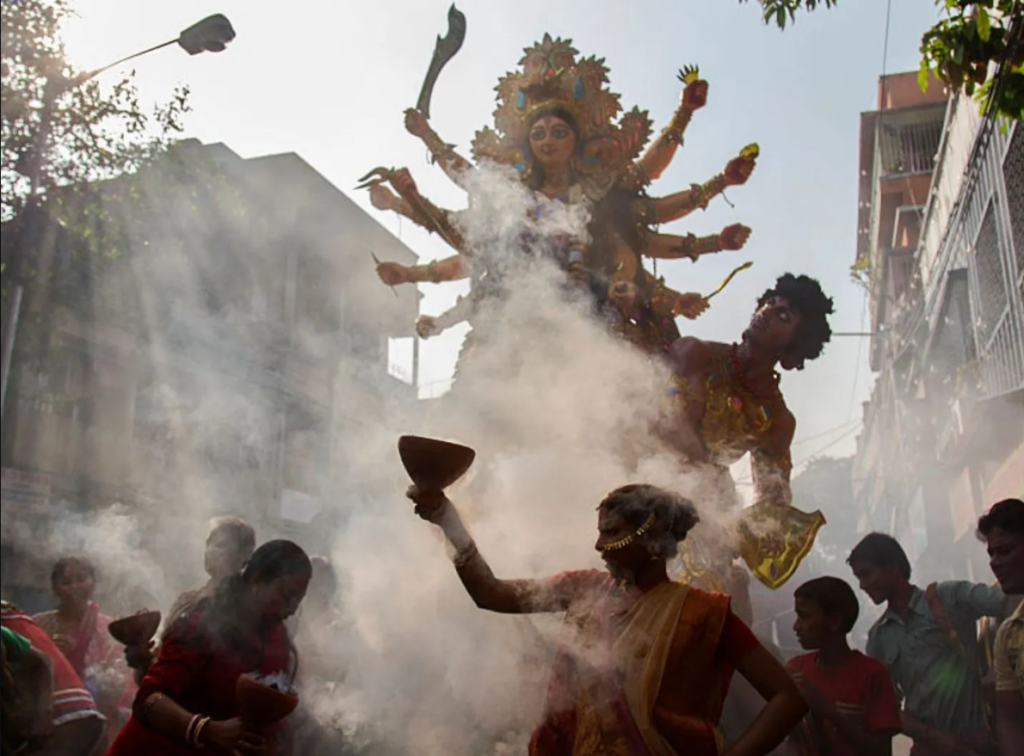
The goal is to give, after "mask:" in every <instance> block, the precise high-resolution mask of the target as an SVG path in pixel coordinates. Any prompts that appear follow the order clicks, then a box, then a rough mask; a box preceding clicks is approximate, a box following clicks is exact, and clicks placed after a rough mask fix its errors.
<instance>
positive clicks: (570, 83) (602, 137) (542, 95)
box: [473, 34, 651, 183]
mask: <svg viewBox="0 0 1024 756" xmlns="http://www.w3.org/2000/svg"><path fill="white" fill-rule="evenodd" d="M525 53H526V54H525V56H524V57H523V59H522V60H520V61H519V65H521V66H522V71H513V72H509V73H507V74H505V75H504V76H503V77H502V78H501V79H499V80H498V86H497V87H495V90H496V91H497V93H498V94H497V98H496V99H497V101H498V107H497V108H496V109H495V111H494V128H493V129H492V128H489V127H486V126H485V127H484V128H483V129H481V130H480V131H478V132H477V133H476V137H475V138H474V139H473V156H474V158H476V159H478V160H479V159H481V158H486V159H490V160H493V161H495V162H498V163H503V164H505V165H511V166H513V167H515V168H516V169H517V170H520V171H527V170H529V167H530V164H531V162H532V158H531V155H530V147H529V129H530V122H531V120H532V119H533V118H534V117H535V116H536V115H537V113H539V112H542V111H547V110H551V109H554V108H561V109H564V110H566V111H568V112H569V113H571V114H572V115H573V117H574V119H575V120H576V126H577V128H578V129H579V137H580V147H579V152H580V158H579V161H578V165H577V166H576V168H577V169H578V170H579V171H580V172H581V173H583V174H585V175H588V176H590V177H592V178H595V179H598V180H599V181H600V180H601V179H602V178H603V179H604V181H601V183H605V181H614V180H615V178H617V177H618V176H619V174H620V173H621V171H623V170H624V169H625V168H626V167H627V166H628V165H629V163H631V162H632V161H633V160H635V159H636V158H637V157H638V156H639V155H640V151H641V150H642V149H643V147H644V145H645V144H646V143H647V140H648V139H650V136H651V119H650V117H649V116H648V114H647V111H642V110H640V109H638V108H635V107H634V108H633V109H632V110H630V111H629V112H627V113H625V114H624V115H623V116H622V117H621V118H619V119H618V121H617V122H616V121H615V118H616V117H617V116H618V115H619V113H620V112H622V106H621V105H620V104H619V95H617V94H615V93H614V92H611V91H609V90H608V87H607V86H606V85H607V83H608V68H607V67H606V66H605V65H604V59H598V58H596V57H590V58H584V59H581V60H579V61H577V59H576V56H577V54H578V51H577V50H576V49H574V48H573V47H572V40H571V39H565V40H563V39H561V38H558V39H552V38H551V35H549V34H545V35H544V39H543V40H542V41H541V42H540V43H537V44H535V45H533V47H528V48H526V50H525Z"/></svg>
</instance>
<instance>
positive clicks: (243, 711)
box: [235, 675, 299, 727]
mask: <svg viewBox="0 0 1024 756" xmlns="http://www.w3.org/2000/svg"><path fill="white" fill-rule="evenodd" d="M235 696H236V698H237V700H238V714H239V716H240V717H241V718H242V719H244V720H245V721H246V722H248V723H250V724H253V725H258V726H260V727H266V726H268V725H272V724H274V723H275V722H279V721H280V720H282V719H284V718H285V717H287V716H288V715H289V714H291V713H292V712H293V711H295V707H296V706H298V705H299V697H298V696H297V695H295V694H294V693H286V692H284V691H282V690H278V689H277V688H271V687H269V686H267V685H262V684H261V683H258V682H256V681H255V680H253V679H252V678H251V677H249V676H248V675H242V676H241V677H239V678H238V682H237V683H236V684H235Z"/></svg>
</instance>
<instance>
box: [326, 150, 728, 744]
mask: <svg viewBox="0 0 1024 756" xmlns="http://www.w3.org/2000/svg"><path fill="white" fill-rule="evenodd" d="M470 186H471V190H470V194H471V197H472V200H471V203H470V207H469V209H468V210H467V211H465V212H464V213H463V215H462V217H461V223H462V225H463V228H464V230H465V234H466V238H467V239H468V240H470V241H471V243H472V244H473V245H474V246H473V249H474V250H480V254H478V255H477V256H476V257H475V259H474V261H473V262H474V265H477V266H485V268H486V273H487V275H495V274H496V275H499V276H500V277H501V281H500V286H498V287H496V288H497V290H500V292H501V296H500V298H499V297H498V296H494V297H491V298H488V299H486V300H485V301H484V302H483V303H482V305H481V306H480V307H479V308H478V309H477V310H476V311H475V312H474V314H473V317H472V325H473V328H474V332H473V333H472V334H471V339H472V341H473V346H472V349H467V350H466V352H465V353H464V355H463V358H462V361H461V363H460V366H459V378H458V380H457V382H456V384H455V386H454V389H453V391H452V393H451V394H450V395H448V396H446V397H443V398H442V399H440V400H436V402H435V406H434V407H433V411H431V410H430V409H428V411H427V413H425V415H426V417H424V416H423V415H421V416H419V417H410V418H389V419H388V420H387V421H384V422H381V423H379V424H377V425H376V426H375V427H374V429H373V432H371V433H370V434H369V435H366V434H361V436H360V438H359V439H358V440H357V441H356V443H355V444H354V447H358V448H357V449H356V448H353V450H352V451H353V453H354V454H358V455H359V456H360V460H361V464H360V465H359V469H360V470H361V472H362V474H364V475H365V480H364V483H365V484H366V485H367V486H368V490H375V491H381V492H384V497H383V499H378V500H376V501H375V502H374V503H373V504H372V505H371V506H369V507H368V508H367V509H366V510H365V511H364V512H361V513H359V514H356V515H354V516H353V517H351V518H350V519H349V520H348V522H347V526H346V528H345V529H344V531H343V532H342V533H340V534H339V537H338V540H337V544H336V547H335V549H334V552H333V554H332V556H333V560H334V563H335V565H336V566H337V567H338V568H339V569H340V570H341V571H342V572H343V573H344V574H345V581H344V582H345V583H347V584H348V586H349V589H348V591H347V592H346V595H345V600H344V606H343V607H342V611H343V612H345V613H346V614H349V615H350V616H351V618H352V621H353V624H354V630H355V632H354V633H353V635H352V636H351V637H350V639H349V640H350V643H352V646H351V647H350V648H349V649H348V650H347V652H346V650H345V649H339V653H343V654H345V656H346V662H347V667H348V677H347V678H346V685H344V686H343V687H342V690H341V691H340V692H339V694H338V695H337V696H336V697H335V698H334V699H333V700H332V701H319V702H318V704H317V707H318V710H319V711H320V713H321V714H322V715H326V716H327V717H328V718H329V719H334V721H338V720H341V721H342V722H345V727H346V728H348V729H350V730H351V729H358V728H359V726H360V725H362V726H364V727H365V726H366V725H369V726H370V727H371V728H372V729H373V730H375V731H376V733H377V735H378V736H383V737H385V738H386V739H387V740H388V741H389V742H390V743H391V744H392V745H393V746H394V747H396V748H397V749H399V750H400V751H401V752H405V753H410V754H417V755H422V756H435V755H440V754H445V755H446V756H448V755H450V756H461V755H462V754H467V756H468V754H471V753H472V754H479V753H486V752H488V751H487V750H482V749H486V748H490V747H494V746H493V742H494V741H495V739H497V740H498V741H499V745H498V746H497V748H498V750H499V751H500V750H501V749H503V748H512V749H513V750H512V752H516V753H521V752H523V751H524V749H525V740H524V739H525V737H526V736H527V735H528V733H529V729H530V727H531V725H532V724H533V723H534V722H535V721H536V720H537V718H538V716H539V714H540V708H541V704H542V701H543V692H544V684H545V683H544V680H545V677H546V673H547V662H548V661H549V658H550V653H551V650H552V645H553V640H554V634H555V631H556V630H557V625H558V620H560V618H559V617H554V618H553V617H540V618H522V617H508V616H499V615H493V614H489V613H487V612H483V611H481V610H479V609H477V608H476V607H475V606H473V604H472V602H471V600H470V599H469V598H468V597H467V596H466V595H465V592H464V590H463V588H462V586H461V584H460V583H459V580H458V577H457V576H456V574H455V571H454V569H453V567H452V565H451V563H450V561H449V559H448V558H447V556H446V553H445V548H444V545H443V542H442V539H441V536H440V533H439V531H438V529H437V528H435V527H434V526H432V525H430V524H428V523H426V522H423V521H421V520H419V518H417V517H416V516H415V515H414V514H413V511H412V505H411V504H410V503H409V502H408V501H407V500H406V499H404V497H403V493H404V488H405V487H406V485H407V484H408V482H409V481H408V479H407V478H406V477H405V476H404V474H402V473H401V467H400V463H399V460H398V458H397V453H396V447H395V443H396V441H397V437H398V435H399V434H400V433H406V432H408V433H416V434H420V435H439V436H442V437H447V438H453V439H456V440H459V441H461V442H462V443H466V444H469V445H471V446H473V447H475V448H476V449H477V451H478V455H479V456H478V458H477V462H476V464H475V466H474V468H473V469H471V471H470V473H469V474H468V475H467V476H466V478H465V480H463V481H461V482H460V483H457V484H456V485H455V486H453V488H452V489H451V490H450V491H449V495H450V497H451V498H452V500H453V501H454V502H455V504H456V506H457V508H458V509H459V510H460V512H462V514H463V515H464V517H465V518H466V520H467V522H468V524H469V527H470V529H471V530H472V532H473V534H474V536H475V538H476V540H477V543H478V545H479V547H480V550H481V552H482V554H483V555H484V556H485V558H487V559H488V561H489V562H490V564H491V566H492V568H493V569H494V571H495V573H496V574H497V575H498V576H499V577H510V578H511V577H515V578H530V577H544V576H547V575H551V574H554V573H556V572H559V571H562V570H569V569H580V568H587V567H598V566H599V565H600V562H599V560H598V558H597V554H596V552H595V551H594V548H593V543H594V539H595V538H596V512H595V508H596V506H597V504H598V503H599V502H600V500H601V499H602V498H603V497H604V495H605V494H607V493H608V492H609V491H610V490H612V489H613V488H615V487H617V486H620V485H623V484H625V483H628V482H639V481H642V482H650V483H655V484H661V485H665V486H668V487H671V488H675V489H679V487H680V484H681V483H682V482H683V474H682V473H681V472H680V470H679V467H678V460H677V458H676V456H675V455H674V454H672V453H671V452H669V451H667V450H661V449H658V448H657V446H656V445H655V444H653V443H652V440H651V435H650V427H651V424H652V423H653V421H654V420H655V419H656V418H657V417H658V416H659V413H661V412H663V411H664V409H665V407H664V405H663V403H662V398H663V397H664V396H665V387H666V385H667V373H666V372H665V368H664V366H662V365H660V364H655V363H654V362H652V361H651V360H649V359H648V358H647V357H645V356H644V355H642V354H641V353H639V352H638V351H636V350H635V349H633V348H631V347H628V346H626V345H625V344H624V343H622V342H621V341H620V340H618V339H617V338H616V337H615V336H613V335H611V334H610V333H609V332H608V331H607V329H606V328H605V327H604V325H603V324H602V323H601V322H599V320H598V319H597V318H596V317H595V315H594V313H593V311H592V310H591V305H590V304H589V302H587V301H585V300H584V298H583V297H581V296H578V295H575V294H574V293H573V292H572V291H570V290H568V289H567V287H566V286H565V274H564V273H563V272H562V271H561V270H559V269H558V268H557V267H556V266H555V265H554V264H553V263H552V262H551V261H550V260H548V259H546V258H545V256H544V254H543V250H537V249H536V248H533V249H528V250H524V249H523V245H522V240H523V239H524V238H530V237H535V238H538V239H550V238H552V237H559V238H562V239H566V238H580V239H586V235H587V223H588V222H589V216H588V215H587V214H586V213H585V212H580V207H579V206H576V208H575V209H573V210H572V211H569V212H558V213H556V212H551V213H543V214H541V215H540V216H539V217H536V218H534V217H533V215H534V214H533V213H532V211H533V210H534V207H535V204H536V201H535V200H534V198H533V196H532V193H530V192H529V191H528V190H527V189H526V188H525V187H523V185H522V183H521V182H519V181H518V180H517V179H516V178H515V177H514V176H511V175H509V174H508V173H507V172H505V171H504V170H502V169H494V170H491V169H487V168H484V169H480V170H477V172H476V173H474V174H473V176H472V178H471V180H470ZM531 251H532V252H539V253H538V254H529V252H531ZM475 272H476V273H477V274H479V273H480V270H479V268H478V269H477V270H476V271H475ZM638 448H642V449H643V450H644V451H645V454H644V456H643V457H642V458H640V459H636V458H635V456H634V454H632V453H631V451H635V450H636V449H638ZM388 492H390V493H388ZM703 504H704V505H707V506H702V509H706V510H707V511H706V516H713V512H714V510H715V506H714V505H713V503H711V502H704V503H703ZM332 704H333V707H332ZM360 720H361V721H360ZM488 744H490V745H488Z"/></svg>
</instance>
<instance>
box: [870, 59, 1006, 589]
mask: <svg viewBox="0 0 1024 756" xmlns="http://www.w3.org/2000/svg"><path fill="white" fill-rule="evenodd" d="M879 89H880V97H879V109H878V110H877V111H874V112H871V113H865V114H863V115H862V117H861V152H860V156H861V162H860V164H861V178H860V209H859V226H858V249H857V260H858V264H857V268H858V269H859V270H860V271H861V273H862V275H863V276H864V278H863V280H864V281H865V283H866V284H867V286H868V287H869V293H870V312H871V331H872V334H873V335H872V337H871V348H870V362H871V367H872V369H873V370H874V371H875V373H876V375H877V379H876V383H875V387H874V390H873V392H872V395H871V398H870V401H868V402H867V403H865V407H864V430H863V431H862V433H861V435H860V437H859V439H858V445H857V455H856V460H855V467H854V472H853V483H854V490H855V496H856V504H857V507H858V510H859V512H860V514H861V519H860V524H859V527H860V530H861V531H862V532H864V531H867V530H880V531H884V532H888V533H891V534H893V535H894V536H895V537H896V538H897V539H898V540H899V541H900V542H901V543H902V544H903V545H904V547H905V548H907V551H908V554H909V555H910V556H911V559H912V561H913V562H914V563H915V568H916V571H917V574H918V575H920V576H922V578H921V579H922V580H925V579H949V578H952V577H957V578H961V579H963V578H974V579H978V580H989V579H991V575H990V573H989V571H988V569H987V566H986V558H985V555H984V550H983V549H982V548H980V547H979V545H978V543H977V541H976V540H975V538H974V528H975V524H976V522H977V518H978V516H979V515H980V514H981V513H982V512H984V511H985V509H987V508H988V507H989V506H991V504H993V503H994V502H996V501H998V500H999V499H1002V498H1007V497H1011V496H1022V495H1024V294H1022V290H1024V125H1022V124H1021V123H1019V122H1017V123H1006V124H1002V125H1000V124H997V123H995V122H993V121H992V120H991V119H988V118H982V117H980V116H979V114H978V104H977V103H976V102H974V101H973V100H972V99H971V98H970V97H967V96H965V95H963V94H956V95H953V96H952V97H947V96H946V94H945V93H944V92H943V91H942V90H941V89H940V88H939V87H938V86H937V85H936V84H934V83H933V85H932V86H930V87H929V89H928V91H926V92H923V93H922V92H921V91H920V89H919V88H918V87H917V84H916V74H897V75H894V76H888V77H883V79H882V80H881V81H880V85H879Z"/></svg>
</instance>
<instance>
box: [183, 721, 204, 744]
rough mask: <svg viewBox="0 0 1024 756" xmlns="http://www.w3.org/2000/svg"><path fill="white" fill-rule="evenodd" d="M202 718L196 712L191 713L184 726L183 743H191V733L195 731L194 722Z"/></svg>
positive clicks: (196, 722)
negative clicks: (190, 717)
mask: <svg viewBox="0 0 1024 756" xmlns="http://www.w3.org/2000/svg"><path fill="white" fill-rule="evenodd" d="M200 719H202V717H201V716H199V715H198V714H193V715H192V719H190V720H188V724H187V725H186V726H185V745H187V746H191V745H192V734H193V733H194V732H195V729H196V724H198V723H199V720H200Z"/></svg>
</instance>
